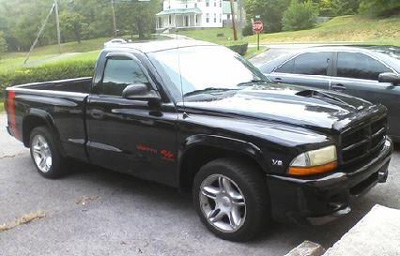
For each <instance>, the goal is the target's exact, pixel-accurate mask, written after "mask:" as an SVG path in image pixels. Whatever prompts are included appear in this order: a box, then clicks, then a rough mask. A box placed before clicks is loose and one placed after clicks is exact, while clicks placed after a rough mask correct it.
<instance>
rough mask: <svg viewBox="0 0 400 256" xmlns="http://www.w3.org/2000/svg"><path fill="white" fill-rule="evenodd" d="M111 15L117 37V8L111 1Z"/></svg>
mask: <svg viewBox="0 0 400 256" xmlns="http://www.w3.org/2000/svg"><path fill="white" fill-rule="evenodd" d="M111 13H112V19H113V29H114V36H115V37H117V36H118V35H117V19H116V17H115V7H114V0H111Z"/></svg>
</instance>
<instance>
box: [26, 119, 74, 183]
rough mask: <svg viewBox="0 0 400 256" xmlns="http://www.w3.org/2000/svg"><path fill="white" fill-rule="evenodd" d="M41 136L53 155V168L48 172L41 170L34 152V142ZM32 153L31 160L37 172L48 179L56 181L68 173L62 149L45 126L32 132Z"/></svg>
mask: <svg viewBox="0 0 400 256" xmlns="http://www.w3.org/2000/svg"><path fill="white" fill-rule="evenodd" d="M36 136H39V137H41V138H43V139H44V140H45V142H46V143H47V145H48V147H47V148H48V151H47V152H50V154H51V158H52V161H51V166H50V167H49V168H48V170H46V171H43V170H42V169H43V168H40V167H39V165H38V163H37V161H36V160H35V152H34V146H35V145H34V142H35V137H36ZM30 153H31V158H32V161H33V163H34V164H35V167H36V169H37V171H38V172H39V173H40V175H42V176H43V177H45V178H48V179H56V178H60V177H62V176H63V175H65V174H66V172H67V169H68V168H67V167H66V163H65V160H64V158H63V157H62V155H61V152H60V149H59V147H58V146H57V144H56V142H55V140H54V138H53V135H52V134H51V132H50V131H49V129H48V128H47V127H45V126H39V127H36V128H34V129H33V130H32V132H31V134H30Z"/></svg>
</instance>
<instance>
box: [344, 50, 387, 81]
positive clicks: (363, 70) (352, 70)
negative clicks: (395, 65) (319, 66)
mask: <svg viewBox="0 0 400 256" xmlns="http://www.w3.org/2000/svg"><path fill="white" fill-rule="evenodd" d="M384 72H392V71H391V70H390V69H389V68H388V67H386V66H385V65H383V64H382V63H380V62H379V61H377V60H375V59H373V58H371V57H370V56H368V55H365V54H362V53H351V52H349V53H346V52H340V53H338V61H337V76H338V77H349V78H357V79H367V80H378V76H379V74H380V73H384Z"/></svg>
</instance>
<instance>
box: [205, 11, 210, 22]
mask: <svg viewBox="0 0 400 256" xmlns="http://www.w3.org/2000/svg"><path fill="white" fill-rule="evenodd" d="M206 22H207V23H209V22H210V14H209V13H207V14H206Z"/></svg>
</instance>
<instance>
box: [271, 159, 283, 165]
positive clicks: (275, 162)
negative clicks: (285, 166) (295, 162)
mask: <svg viewBox="0 0 400 256" xmlns="http://www.w3.org/2000/svg"><path fill="white" fill-rule="evenodd" d="M272 165H277V166H282V160H277V159H272Z"/></svg>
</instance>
